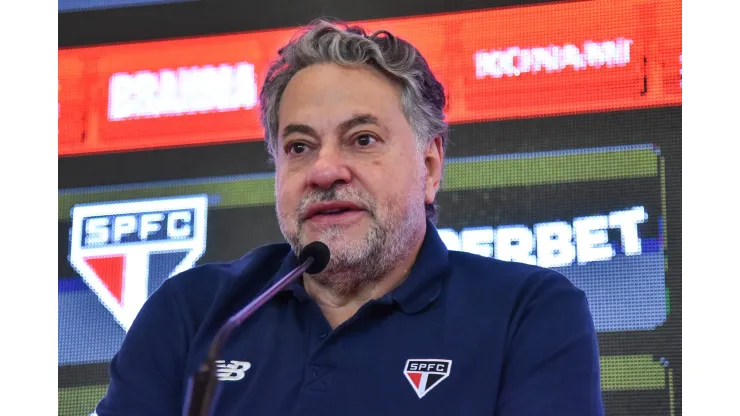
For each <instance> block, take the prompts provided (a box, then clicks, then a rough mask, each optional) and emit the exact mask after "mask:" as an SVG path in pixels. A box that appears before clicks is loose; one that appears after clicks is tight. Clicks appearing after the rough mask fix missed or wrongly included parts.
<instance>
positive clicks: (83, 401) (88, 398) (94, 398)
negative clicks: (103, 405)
mask: <svg viewBox="0 0 740 416" xmlns="http://www.w3.org/2000/svg"><path fill="white" fill-rule="evenodd" d="M107 388H108V386H84V387H70V388H64V389H59V400H58V401H59V416H88V415H89V414H90V413H92V411H93V410H95V406H97V404H98V402H99V401H100V399H102V398H103V395H105V391H106V389H107Z"/></svg>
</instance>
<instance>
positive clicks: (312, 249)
mask: <svg viewBox="0 0 740 416" xmlns="http://www.w3.org/2000/svg"><path fill="white" fill-rule="evenodd" d="M309 257H313V263H311V266H310V267H309V268H308V269H306V273H308V274H316V273H320V272H321V271H322V270H324V268H326V265H327V264H329V258H331V255H330V254H329V247H327V246H326V244H324V243H322V242H321V241H314V242H313V243H311V244H309V245H307V246H306V247H304V248H303V250H302V251H301V254H300V255H299V256H298V262H299V263H301V264H303V262H305V261H306V260H308V258H309Z"/></svg>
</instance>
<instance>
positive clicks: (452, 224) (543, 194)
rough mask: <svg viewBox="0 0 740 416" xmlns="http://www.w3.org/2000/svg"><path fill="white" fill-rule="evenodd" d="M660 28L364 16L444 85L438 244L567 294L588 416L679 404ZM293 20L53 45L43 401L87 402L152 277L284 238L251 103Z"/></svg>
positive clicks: (532, 19) (585, 11) (631, 21)
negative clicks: (585, 361)
mask: <svg viewBox="0 0 740 416" xmlns="http://www.w3.org/2000/svg"><path fill="white" fill-rule="evenodd" d="M680 21H681V15H680V2H677V1H668V0H666V1H659V2H650V3H649V4H646V3H645V2H637V1H635V2H632V1H623V2H619V3H618V4H617V3H616V2H601V1H593V2H579V3H558V4H552V5H542V6H531V7H524V8H511V9H501V10H490V11H476V12H472V11H471V12H465V13H456V14H447V15H434V16H416V17H409V18H403V19H393V20H389V21H371V22H363V23H364V24H365V25H366V26H368V27H369V28H373V29H374V28H387V29H390V30H391V31H393V32H394V33H399V34H400V35H401V36H402V37H405V38H407V39H408V40H410V41H411V42H412V43H414V44H417V45H418V46H419V48H420V49H421V51H422V53H423V54H425V56H427V58H428V60H429V63H430V65H431V66H432V68H433V70H434V71H435V73H436V74H437V75H438V76H439V78H440V79H441V80H442V82H443V83H444V84H445V86H446V88H447V90H448V100H449V108H448V109H447V115H448V118H449V120H450V122H451V123H452V126H451V129H452V131H451V135H450V145H449V149H448V160H447V167H446V173H445V178H444V183H443V187H442V190H441V192H440V194H439V197H438V202H439V205H440V207H441V209H440V219H439V223H438V229H439V232H440V234H441V236H442V238H443V240H444V242H445V243H446V244H447V246H448V247H449V248H450V249H452V250H462V251H468V252H472V253H477V254H481V255H484V256H491V257H496V258H499V259H503V260H509V261H520V262H526V263H531V264H537V265H541V266H544V267H549V268H553V269H555V270H558V271H560V272H561V273H563V274H564V275H565V276H567V277H568V278H569V279H571V281H572V282H573V283H574V284H575V285H576V286H578V287H579V288H581V289H582V290H584V291H585V293H586V295H587V297H588V301H589V306H590V308H591V312H592V314H593V317H594V321H595V325H596V329H597V331H598V336H599V348H600V354H601V371H602V375H601V385H602V389H603V392H604V401H605V405H606V409H607V414H608V415H675V414H679V413H680V407H679V405H678V404H679V401H680V362H681V344H680V340H681V323H680V290H681V282H680V227H678V230H677V227H676V226H675V222H677V221H679V220H680V218H678V217H677V216H678V215H680V190H678V191H677V190H676V189H677V188H678V189H680V182H678V181H680V178H679V177H680V141H681V107H680V105H681V76H680V51H681V26H680ZM525 22H526V24H524V23H525ZM553 22H557V24H554V23H553ZM292 30H293V28H290V29H281V30H274V31H269V32H255V33H243V34H234V35H224V36H218V37H210V38H192V39H184V40H172V41H162V42H150V43H146V44H133V45H132V44H121V45H113V46H104V47H91V48H79V49H70V50H60V51H59V62H60V63H59V65H60V66H59V86H60V93H59V101H60V104H59V106H60V108H59V111H60V112H59V154H60V160H59V163H60V190H59V276H58V282H59V357H58V358H59V374H60V380H59V381H60V384H59V386H60V388H59V412H60V414H63V415H88V414H90V413H91V412H92V411H93V409H94V407H95V404H96V403H97V401H98V400H99V399H100V398H101V397H102V395H103V394H104V393H105V390H106V387H107V382H108V374H107V365H108V363H109V361H110V360H111V358H112V356H113V355H114V354H115V352H116V351H117V349H118V348H119V346H120V345H121V342H122V340H123V338H124V336H125V333H126V330H127V329H128V327H129V325H130V323H131V321H132V320H133V319H134V317H135V316H136V314H137V312H138V310H139V308H140V307H141V304H142V303H143V302H144V301H145V300H146V298H147V297H148V296H149V295H151V293H152V292H153V291H154V290H156V289H157V287H158V286H159V285H160V284H161V283H162V282H163V281H164V280H165V279H167V278H169V277H171V276H172V275H174V274H176V273H178V272H180V271H182V270H185V269H187V268H189V267H192V266H194V265H197V264H202V263H208V262H216V261H229V260H233V259H237V258H239V257H241V256H242V255H244V254H245V253H246V252H248V251H249V250H251V249H253V248H255V247H257V246H259V245H263V244H267V243H273V242H278V241H281V240H282V236H281V234H280V232H279V229H278V226H277V221H276V219H275V212H274V206H273V204H274V196H273V186H274V185H273V184H274V182H273V172H272V169H271V166H270V164H269V163H268V162H267V155H266V152H265V151H264V143H263V142H262V141H261V139H260V138H261V137H262V132H261V130H260V129H259V125H258V123H257V113H256V107H255V104H256V91H257V90H258V87H259V86H260V85H261V80H262V79H263V77H264V73H265V71H266V66H267V64H268V62H269V59H271V58H272V57H273V56H274V53H275V51H276V50H277V48H278V47H279V45H280V44H281V43H282V42H284V41H285V40H286V39H287V38H288V37H289V36H290V34H291V33H292ZM62 173H64V176H63V175H62ZM100 178H105V179H104V180H103V181H102V182H101V179H100ZM677 182H678V185H677ZM92 185H94V186H92ZM672 221H673V222H672ZM490 278H492V279H495V278H496V276H490ZM480 319H485V317H480ZM399 375H401V371H400V370H399ZM409 394H413V391H412V390H411V389H410V390H409Z"/></svg>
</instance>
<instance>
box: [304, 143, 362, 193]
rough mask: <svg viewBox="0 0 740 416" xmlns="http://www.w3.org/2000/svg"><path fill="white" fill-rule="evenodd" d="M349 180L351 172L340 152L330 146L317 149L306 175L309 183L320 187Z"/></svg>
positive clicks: (346, 182)
mask: <svg viewBox="0 0 740 416" xmlns="http://www.w3.org/2000/svg"><path fill="white" fill-rule="evenodd" d="M351 180H352V174H351V172H350V170H349V167H348V166H347V162H346V161H345V160H344V158H343V157H342V154H341V152H340V151H339V150H338V149H334V148H331V147H323V148H322V149H321V150H320V151H319V153H318V156H317V158H316V160H315V161H314V162H313V165H312V166H311V171H310V173H309V175H308V182H309V185H310V186H312V187H316V188H321V189H329V188H331V187H332V186H335V185H337V184H339V185H344V184H348V183H349V182H350V181H351Z"/></svg>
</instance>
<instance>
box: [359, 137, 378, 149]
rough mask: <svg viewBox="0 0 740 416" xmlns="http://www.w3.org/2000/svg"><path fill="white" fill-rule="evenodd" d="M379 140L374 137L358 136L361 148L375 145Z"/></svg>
mask: <svg viewBox="0 0 740 416" xmlns="http://www.w3.org/2000/svg"><path fill="white" fill-rule="evenodd" d="M376 141H377V139H376V138H375V137H373V136H370V135H367V134H363V135H362V136H357V139H356V142H357V144H359V145H360V146H362V147H364V146H370V145H371V144H373V143H375V142H376Z"/></svg>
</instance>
